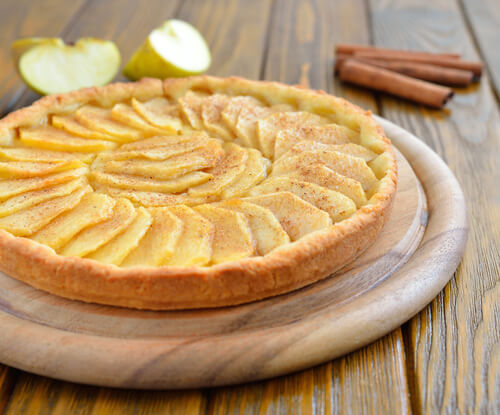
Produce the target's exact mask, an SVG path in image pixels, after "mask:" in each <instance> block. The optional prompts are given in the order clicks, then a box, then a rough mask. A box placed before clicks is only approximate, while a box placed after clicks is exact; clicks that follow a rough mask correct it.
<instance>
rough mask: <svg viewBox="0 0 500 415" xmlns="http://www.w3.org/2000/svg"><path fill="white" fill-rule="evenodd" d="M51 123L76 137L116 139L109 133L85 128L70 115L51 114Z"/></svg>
mask: <svg viewBox="0 0 500 415" xmlns="http://www.w3.org/2000/svg"><path fill="white" fill-rule="evenodd" d="M52 125H53V126H54V127H56V128H60V129H62V130H64V131H66V132H68V133H70V134H74V135H76V136H78V137H83V138H89V139H91V140H105V141H113V142H115V141H118V140H117V139H116V137H114V136H112V135H110V134H105V133H103V132H101V131H97V130H94V129H92V128H87V127H86V126H85V125H83V124H82V123H80V122H78V121H77V120H76V119H75V118H73V117H72V116H70V115H53V116H52Z"/></svg>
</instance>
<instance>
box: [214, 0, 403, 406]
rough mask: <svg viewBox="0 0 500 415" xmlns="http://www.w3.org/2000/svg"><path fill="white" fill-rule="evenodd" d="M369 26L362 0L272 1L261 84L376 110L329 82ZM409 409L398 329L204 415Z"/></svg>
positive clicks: (229, 395)
mask: <svg viewBox="0 0 500 415" xmlns="http://www.w3.org/2000/svg"><path fill="white" fill-rule="evenodd" d="M366 19H367V14H366V10H365V9H364V3H363V2H360V1H358V2H352V1H349V0H336V1H326V0H325V1H305V0H304V1H300V0H296V1H293V2H290V1H284V0H283V1H277V2H276V4H275V6H274V12H273V16H272V20H271V24H270V32H269V34H268V36H269V49H268V54H267V59H266V64H265V68H264V73H263V77H264V79H267V80H274V81H282V82H286V83H289V84H297V83H301V84H303V85H307V86H310V87H312V88H315V89H325V90H329V91H330V92H334V93H336V94H338V95H342V96H345V97H347V98H348V99H350V100H352V101H354V102H356V103H357V104H358V105H361V106H362V107H365V108H368V109H370V108H371V109H373V110H376V108H377V107H376V102H375V99H374V97H373V95H372V94H371V93H369V92H367V91H363V90H361V89H356V88H351V87H349V86H345V85H342V84H340V83H339V82H337V81H336V80H334V79H333V53H334V44H335V43H336V42H364V43H366V42H369V31H368V27H369V26H368V22H367V20H366ZM332 22H335V24H332ZM353 22H356V24H353ZM409 407H410V402H409V395H408V387H407V379H406V366H405V352H404V344H403V338H402V334H401V330H399V329H398V330H396V331H395V332H394V333H392V334H390V335H388V336H386V337H384V338H383V339H381V340H379V341H377V342H375V343H374V344H373V345H370V346H368V347H366V348H364V349H362V350H361V351H359V352H356V353H353V354H351V355H348V356H346V357H344V358H341V359H337V360H336V361H334V362H331V363H328V364H325V365H322V366H319V367H317V368H314V369H309V370H306V371H303V372H300V373H297V374H293V375H289V376H285V377H282V378H278V379H274V380H269V381H265V382H259V383H255V384H252V385H244V386H236V387H227V388H219V389H215V390H213V391H212V393H211V395H210V399H209V405H208V409H209V411H208V412H209V413H210V414H232V413H240V414H254V413H262V414H309V413H313V412H314V413H325V414H331V413H335V414H349V413H401V414H404V413H408V412H409Z"/></svg>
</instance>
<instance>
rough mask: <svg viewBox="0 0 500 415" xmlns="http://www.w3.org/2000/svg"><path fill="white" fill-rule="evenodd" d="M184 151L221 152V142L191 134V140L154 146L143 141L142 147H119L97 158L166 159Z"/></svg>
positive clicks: (196, 152) (197, 152)
mask: <svg viewBox="0 0 500 415" xmlns="http://www.w3.org/2000/svg"><path fill="white" fill-rule="evenodd" d="M144 141H146V140H144ZM193 152H195V153H193ZM185 153H191V154H199V153H202V154H210V153H214V154H222V147H221V142H220V141H219V140H217V139H213V138H206V137H205V136H200V137H196V136H193V137H192V140H176V141H174V142H170V143H168V142H167V143H161V144H158V145H156V146H153V143H144V145H143V146H142V147H136V148H135V149H127V148H125V149H124V148H120V149H118V150H117V151H113V152H110V153H103V154H101V155H100V157H99V158H100V159H101V160H111V159H113V160H126V159H132V158H147V159H150V160H166V159H168V158H170V157H174V156H179V155H181V154H185Z"/></svg>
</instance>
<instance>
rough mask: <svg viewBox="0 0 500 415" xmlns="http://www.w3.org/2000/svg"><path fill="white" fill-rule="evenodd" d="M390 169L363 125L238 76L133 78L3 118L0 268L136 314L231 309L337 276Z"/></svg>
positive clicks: (284, 89) (378, 203)
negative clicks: (173, 310) (130, 80)
mask: <svg viewBox="0 0 500 415" xmlns="http://www.w3.org/2000/svg"><path fill="white" fill-rule="evenodd" d="M396 181H397V167H396V161H395V157H394V152H393V150H392V147H391V144H390V142H389V140H388V139H387V138H386V137H385V136H384V133H383V130H382V129H381V127H380V126H379V125H378V124H377V123H376V122H375V121H374V119H373V118H372V117H371V115H370V113H369V112H364V111H362V110H361V109H359V108H358V107H356V106H354V105H352V104H350V103H348V102H346V101H345V100H343V99H341V98H337V97H333V96H330V95H327V94H326V93H324V92H322V91H312V90H308V89H304V88H301V87H292V86H288V85H284V84H280V83H272V82H259V81H250V80H246V79H242V78H216V77H209V76H199V77H191V78H184V79H167V80H165V81H163V82H162V81H160V80H153V79H143V80H141V81H139V82H136V83H117V84H112V85H108V86H106V87H101V88H88V89H82V90H79V91H75V92H71V93H67V94H61V95H52V96H48V97H45V98H42V99H40V100H39V101H37V102H35V103H34V104H33V105H31V106H30V107H27V108H23V109H21V110H18V111H16V112H13V113H11V114H9V115H8V116H7V117H5V118H3V119H2V120H0V269H1V270H2V271H3V272H5V273H6V274H8V275H10V276H12V277H14V278H17V279H19V280H21V281H24V282H26V283H28V284H30V285H32V286H34V287H37V288H39V289H42V290H46V291H48V292H51V293H54V294H57V295H60V296H63V297H67V298H71V299H78V300H82V301H87V302H96V303H101V304H109V305H118V306H126V307H133V308H143V309H159V310H161V309H187V308H200V307H218V306H226V305H234V304H239V303H244V302H249V301H254V300H258V299H262V298H265V297H269V296H273V295H277V294H281V293H285V292H289V291H291V290H294V289H297V288H300V287H303V286H305V285H307V284H311V283H313V282H315V281H318V280H320V279H322V278H325V277H327V276H329V275H330V274H332V272H334V271H336V270H337V269H339V268H341V267H342V266H344V265H346V264H347V263H348V262H350V261H352V260H353V259H354V258H355V257H356V256H357V255H359V254H360V253H361V252H362V251H363V250H364V249H365V248H367V247H368V246H369V245H370V244H371V243H372V242H373V241H374V240H375V239H376V237H377V236H378V234H379V233H380V231H381V229H382V227H383V225H384V223H385V221H386V220H387V217H388V215H389V211H390V207H391V201H392V199H393V196H394V193H395V189H396Z"/></svg>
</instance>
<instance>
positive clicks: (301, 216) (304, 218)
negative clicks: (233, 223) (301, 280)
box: [242, 192, 332, 241]
mask: <svg viewBox="0 0 500 415" xmlns="http://www.w3.org/2000/svg"><path fill="white" fill-rule="evenodd" d="M242 201H244V202H248V203H254V204H256V205H259V206H263V207H265V208H267V209H269V210H270V211H271V212H273V215H274V216H275V217H276V219H278V221H279V223H280V224H281V226H282V227H283V229H284V230H285V232H286V233H287V234H288V235H289V236H290V238H291V239H292V241H296V240H297V239H300V238H302V237H303V236H305V235H307V234H308V233H311V232H314V231H318V230H321V229H324V228H327V227H329V226H331V225H332V220H331V219H330V215H328V213H326V212H324V211H322V210H320V209H318V208H317V207H315V206H313V205H311V204H310V203H307V202H306V201H304V200H302V199H301V198H300V197H298V196H295V195H294V194H293V193H290V192H277V193H270V194H267V195H262V196H255V197H247V198H244V199H242Z"/></svg>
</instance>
